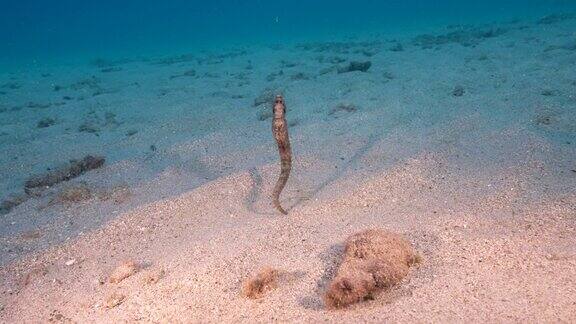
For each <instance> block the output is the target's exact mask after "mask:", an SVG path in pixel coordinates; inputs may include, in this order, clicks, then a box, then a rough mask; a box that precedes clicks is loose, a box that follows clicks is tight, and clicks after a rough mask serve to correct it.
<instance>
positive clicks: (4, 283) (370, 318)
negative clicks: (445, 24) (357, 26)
mask: <svg viewBox="0 0 576 324" xmlns="http://www.w3.org/2000/svg"><path fill="white" fill-rule="evenodd" d="M503 27H504V28H509V29H510V30H509V31H508V32H507V33H505V34H503V35H500V36H497V37H493V38H488V39H484V40H482V42H480V43H479V44H478V46H476V47H463V46H461V45H459V44H455V43H451V44H446V45H443V46H440V47H438V49H421V48H420V47H418V46H414V45H410V40H409V39H403V40H401V42H402V43H403V45H404V51H401V52H393V51H389V50H387V49H388V48H390V47H392V46H393V45H394V43H387V42H385V43H379V44H375V45H370V46H368V49H370V50H375V51H377V53H376V54H375V55H374V56H372V57H366V56H365V55H364V54H362V52H361V51H357V50H358V49H360V50H364V49H366V46H352V47H350V48H346V49H345V50H346V51H348V53H342V52H340V53H338V51H341V49H334V48H331V49H329V50H328V51H324V52H321V53H320V52H315V51H313V50H312V51H308V50H303V49H301V48H295V47H293V46H285V47H283V48H282V49H267V48H265V49H251V50H250V51H249V52H248V53H247V54H245V55H240V56H235V57H226V58H223V59H222V62H221V63H218V62H220V59H219V58H214V57H212V58H211V60H212V62H205V63H203V64H199V63H198V62H197V61H191V62H182V63H177V64H172V65H168V66H163V65H154V64H150V62H141V61H137V62H130V63H126V64H121V65H119V67H121V68H122V70H121V71H118V72H110V73H101V72H99V69H97V68H95V67H91V66H84V67H69V68H67V69H66V68H59V69H54V71H24V72H22V73H21V74H17V75H2V76H0V77H1V78H0V80H2V82H0V84H3V83H6V82H15V83H18V84H21V85H22V87H21V88H20V89H15V90H6V91H5V92H6V94H4V95H3V96H2V97H0V98H2V102H1V104H0V109H2V108H5V109H7V111H5V112H2V113H0V116H1V120H0V125H1V127H2V128H1V132H3V133H5V134H4V135H1V136H0V148H1V149H2V151H3V152H5V154H2V155H0V165H2V166H3V167H2V169H0V178H1V179H2V180H1V181H0V189H1V190H2V192H6V193H8V192H14V191H17V190H19V188H22V183H23V181H24V180H25V179H26V178H27V177H28V176H29V175H30V174H34V173H37V172H41V171H42V170H45V169H46V168H47V167H52V166H54V165H57V164H58V163H60V162H62V161H65V160H66V159H69V158H79V157H81V156H83V155H84V154H89V153H97V154H104V155H106V156H107V158H108V162H107V164H106V166H105V167H104V168H102V169H99V170H95V171H92V172H89V173H87V174H86V175H84V176H82V177H80V178H78V179H74V180H72V181H71V183H72V184H73V183H79V182H85V183H87V184H88V185H89V186H90V187H91V188H92V189H93V190H95V191H99V192H106V191H110V190H111V189H112V188H113V187H115V186H128V187H129V188H130V191H131V193H132V194H131V196H130V197H129V199H127V200H122V201H120V202H118V203H115V202H113V201H111V200H107V201H103V200H102V199H99V198H93V199H91V200H89V201H85V202H81V203H78V204H71V205H61V204H56V205H54V204H49V203H48V202H49V200H50V198H51V195H53V194H54V193H55V192H57V191H58V190H60V189H61V188H62V187H63V186H65V185H69V184H64V185H59V186H56V187H55V188H51V189H50V190H48V192H47V193H46V194H45V195H44V196H43V197H40V198H34V199H31V200H29V201H27V202H26V203H24V204H23V205H21V206H19V207H17V208H15V209H14V210H13V211H12V212H10V213H9V214H7V215H4V216H1V217H0V249H1V250H0V251H1V252H0V253H1V254H0V261H1V262H2V264H3V265H2V267H1V268H0V278H1V279H0V287H1V295H0V321H1V322H5V323H15V322H46V321H49V320H56V321H66V320H72V321H76V322H120V321H128V322H133V321H145V322H222V321H223V322H271V321H279V322H285V321H294V322H314V321H330V322H357V321H364V322H382V321H392V322H446V321H448V322H519V321H522V322H552V321H554V322H557V321H560V322H571V321H574V320H575V318H576V288H574V287H576V282H575V281H576V279H575V278H576V259H575V258H576V245H575V244H574V237H575V234H576V233H575V230H576V227H575V220H576V218H575V216H576V190H575V188H576V186H575V185H576V171H574V170H576V161H575V158H576V128H575V126H574V125H576V95H575V93H576V77H575V76H574V73H573V71H574V70H575V69H576V48H575V49H569V48H568V49H566V48H557V49H554V48H552V49H550V48H549V46H559V47H566V44H569V43H570V42H571V41H572V42H573V39H574V32H573V30H575V28H576V20H566V21H562V22H560V23H556V24H552V25H536V24H534V23H533V22H519V23H516V24H508V25H503ZM442 32H446V31H438V33H442ZM355 41H362V39H358V40H355ZM568 47H569V46H568ZM547 48H548V50H546V49H547ZM355 52H358V53H355ZM320 55H323V56H324V57H326V58H330V57H334V56H338V57H342V58H345V59H346V60H371V61H372V63H373V65H372V68H371V69H370V70H369V71H368V72H367V73H362V72H354V73H346V74H336V72H334V71H333V72H330V73H327V74H323V75H319V71H321V70H322V69H324V68H326V67H331V66H332V65H333V64H330V63H320V62H319V61H318V59H317V58H318V56H320ZM199 57H202V56H199ZM281 61H287V62H292V63H294V64H296V65H295V66H294V67H284V68H281V65H282V63H281ZM249 62H251V63H249ZM208 63H214V64H208ZM345 64H346V63H341V64H340V65H345ZM248 65H251V66H252V69H246V66H248ZM284 66H286V64H284ZM190 69H194V70H196V74H197V76H198V77H186V76H183V77H177V78H170V76H173V75H178V74H182V73H183V72H185V71H187V70H190ZM280 69H282V70H283V72H284V74H283V75H282V76H279V77H277V78H276V80H274V81H267V80H266V76H267V75H268V74H270V73H272V72H277V71H279V70H280ZM299 72H302V73H304V74H305V75H306V77H307V78H308V79H304V80H293V79H292V78H291V76H293V75H296V74H297V73H299ZM41 73H50V74H51V75H50V76H47V77H40V76H39V74H41ZM206 73H209V75H206ZM91 75H96V77H97V78H98V80H99V83H98V84H99V87H101V89H94V88H89V87H88V88H86V87H84V88H82V87H80V89H76V90H74V89H69V88H66V89H63V90H60V91H57V92H55V91H53V87H54V85H57V84H58V85H62V86H66V87H67V86H69V85H70V84H74V83H76V82H78V81H79V80H86V79H89V78H90V76H91ZM390 75H392V76H393V78H391V79H390ZM10 78H15V79H14V80H11V79H10ZM4 81H5V82H4ZM457 85H461V86H463V87H464V88H465V94H464V95H463V96H461V97H454V96H452V91H453V89H454V87H455V86H457ZM266 87H272V88H281V89H282V90H283V92H284V94H285V97H286V100H287V104H288V114H289V120H290V121H292V122H297V124H296V125H293V126H292V127H291V128H290V132H291V140H292V146H293V151H294V159H295V160H294V166H293V172H292V175H291V178H290V180H289V182H288V185H287V188H286V190H285V192H284V193H283V195H282V201H283V204H284V205H285V206H287V207H288V208H289V209H290V210H289V215H288V216H282V215H280V214H278V213H276V212H274V210H273V208H272V207H271V204H270V197H269V195H270V191H271V188H272V186H273V184H274V182H275V180H276V177H277V174H278V161H277V152H276V147H275V143H274V142H273V139H272V136H271V134H270V120H266V121H260V120H258V110H259V109H262V108H256V107H252V103H253V101H254V98H256V97H257V96H258V95H259V94H260V93H261V92H262V90H263V89H264V88H266ZM77 88H78V87H77ZM95 90H99V91H101V90H104V91H103V92H104V93H103V94H101V95H98V96H95V97H93V96H92V94H93V92H94V91H95ZM3 91H4V90H3ZM63 96H70V97H73V99H72V100H67V103H66V104H65V105H62V106H51V107H48V108H27V107H24V108H22V109H20V110H16V111H11V109H12V107H14V106H22V105H26V104H27V103H28V102H37V103H46V102H50V103H57V102H64V101H66V100H63V99H62V97H63ZM79 96H85V97H86V98H85V99H84V100H77V98H78V97H79ZM238 96H241V97H238ZM8 103H10V104H8ZM339 103H352V104H354V105H356V106H357V107H358V110H357V111H355V112H342V111H340V112H336V113H335V114H330V111H331V110H332V109H333V108H334V107H336V106H337V105H338V104H339ZM263 109H268V108H263ZM90 111H94V113H92V114H90ZM106 112H113V113H114V114H115V115H116V117H115V118H114V120H112V121H111V120H108V122H106V117H105V113H106ZM42 116H50V117H52V118H54V119H55V120H56V124H55V125H54V126H51V127H48V128H42V129H37V128H36V123H37V122H38V120H39V119H40V118H41V117H42ZM86 120H88V121H90V120H92V124H93V125H95V126H96V127H98V128H99V129H100V131H99V136H96V135H95V134H91V133H85V132H78V127H79V126H80V125H81V124H82V123H84V122H85V121H86ZM132 129H134V130H138V132H137V133H136V134H135V135H133V136H126V132H128V131H129V130H132ZM151 145H154V147H155V148H156V149H154V150H153V149H151ZM51 192H52V193H51ZM373 227H383V228H387V229H389V230H392V231H396V232H399V233H403V234H405V235H406V236H407V237H408V238H409V239H410V241H411V242H412V243H413V244H414V245H415V247H416V248H417V250H418V251H420V253H421V254H422V255H423V257H424V262H423V263H422V265H421V266H420V267H419V268H417V269H414V270H413V271H412V272H411V274H410V276H409V278H407V279H406V280H405V281H404V282H403V283H402V285H400V286H398V287H395V288H393V289H392V291H390V292H386V293H384V294H382V295H381V296H378V298H376V299H375V300H374V301H370V302H367V303H363V304H361V305H358V306H354V307H352V308H350V309H347V310H343V311H326V310H325V309H324V306H323V304H322V301H321V296H322V291H323V289H324V287H325V285H326V284H327V282H328V280H329V279H330V278H331V276H332V275H333V274H334V271H335V267H336V265H337V264H338V261H339V255H340V252H341V248H342V246H341V243H342V242H343V241H344V240H345V238H346V237H347V236H348V235H350V234H352V233H354V232H356V231H359V230H363V229H366V228H373ZM32 231H35V232H32ZM70 260H75V261H74V262H69V261H70ZM124 260H135V261H137V262H139V263H140V264H141V265H142V266H143V269H142V270H141V271H139V272H138V273H136V274H135V275H133V276H131V277H129V278H127V279H125V280H123V281H122V282H120V283H119V284H111V283H108V282H107V277H108V276H109V274H110V273H111V272H112V271H113V270H114V268H115V267H116V266H117V265H118V264H119V263H121V262H122V261H124ZM67 262H68V264H71V263H72V264H71V265H66V263H67ZM262 266H272V267H274V268H278V269H281V270H283V271H287V272H289V273H291V274H293V276H291V279H290V280H288V281H287V282H283V283H282V284H281V285H280V286H279V287H278V288H277V289H276V290H274V291H272V292H271V293H270V294H268V295H267V296H266V297H265V298H263V299H261V300H258V301H252V300H248V299H245V298H243V297H242V296H241V295H240V288H241V284H242V281H243V280H245V279H246V278H247V277H248V276H249V274H251V273H254V271H256V270H258V269H259V268H261V267H262ZM161 270H164V271H165V274H164V276H163V277H162V278H160V279H159V281H158V282H157V283H153V284H149V283H146V282H145V281H146V278H147V276H149V275H153V274H157V273H158V272H159V271H161ZM113 293H118V294H123V295H124V296H125V300H124V301H123V303H121V304H120V305H119V306H117V307H114V308H112V309H107V308H106V307H105V304H106V300H107V298H108V297H109V296H111V295H112V294H113Z"/></svg>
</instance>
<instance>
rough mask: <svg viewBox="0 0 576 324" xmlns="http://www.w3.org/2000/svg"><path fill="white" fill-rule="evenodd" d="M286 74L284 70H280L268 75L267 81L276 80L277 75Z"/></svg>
mask: <svg viewBox="0 0 576 324" xmlns="http://www.w3.org/2000/svg"><path fill="white" fill-rule="evenodd" d="M282 75H284V71H282V70H280V72H275V73H270V74H268V75H267V76H266V81H268V82H272V81H274V80H276V78H277V77H279V76H282Z"/></svg>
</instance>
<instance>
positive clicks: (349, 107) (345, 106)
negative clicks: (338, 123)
mask: <svg viewBox="0 0 576 324" xmlns="http://www.w3.org/2000/svg"><path fill="white" fill-rule="evenodd" d="M357 110H358V107H357V106H356V105H354V104H350V103H339V104H337V105H336V106H334V107H332V109H330V111H328V115H334V114H337V113H339V112H346V113H353V112H355V111H357Z"/></svg>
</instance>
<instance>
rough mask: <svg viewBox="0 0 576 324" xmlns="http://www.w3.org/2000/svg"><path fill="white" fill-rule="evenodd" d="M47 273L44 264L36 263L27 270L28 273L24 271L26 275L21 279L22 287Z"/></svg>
mask: <svg viewBox="0 0 576 324" xmlns="http://www.w3.org/2000/svg"><path fill="white" fill-rule="evenodd" d="M47 274H48V269H47V268H46V266H44V265H42V264H39V265H36V266H34V267H32V269H31V270H30V271H28V273H26V275H25V276H24V278H23V279H22V285H23V286H24V287H25V286H28V285H29V284H31V283H32V282H34V281H35V280H37V279H39V278H42V277H44V276H45V275H47Z"/></svg>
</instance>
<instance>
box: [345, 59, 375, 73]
mask: <svg viewBox="0 0 576 324" xmlns="http://www.w3.org/2000/svg"><path fill="white" fill-rule="evenodd" d="M371 66H372V62H370V61H366V62H354V61H352V62H350V64H348V66H345V67H342V68H339V69H338V73H348V72H354V71H360V72H367V71H368V69H370V67H371Z"/></svg>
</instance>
